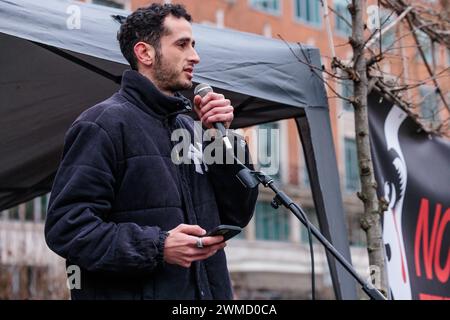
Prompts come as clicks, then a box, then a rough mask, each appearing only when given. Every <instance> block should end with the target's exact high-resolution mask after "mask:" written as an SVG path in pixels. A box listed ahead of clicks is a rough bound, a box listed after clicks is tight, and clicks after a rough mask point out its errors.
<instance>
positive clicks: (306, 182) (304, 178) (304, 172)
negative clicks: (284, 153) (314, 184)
mask: <svg viewBox="0 0 450 320" xmlns="http://www.w3.org/2000/svg"><path fill="white" fill-rule="evenodd" d="M299 158H300V159H302V170H301V177H300V181H302V183H303V185H304V186H305V187H306V188H309V187H310V180H309V173H308V167H307V165H306V158H305V153H304V152H303V148H300V157H299Z"/></svg>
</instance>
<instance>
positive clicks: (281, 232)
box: [255, 201, 289, 241]
mask: <svg viewBox="0 0 450 320" xmlns="http://www.w3.org/2000/svg"><path fill="white" fill-rule="evenodd" d="M255 224H256V239H257V240H275V241H289V212H287V211H286V209H284V208H281V207H280V208H278V209H277V210H275V209H274V208H272V206H271V205H270V203H268V202H259V201H258V202H257V203H256V211H255Z"/></svg>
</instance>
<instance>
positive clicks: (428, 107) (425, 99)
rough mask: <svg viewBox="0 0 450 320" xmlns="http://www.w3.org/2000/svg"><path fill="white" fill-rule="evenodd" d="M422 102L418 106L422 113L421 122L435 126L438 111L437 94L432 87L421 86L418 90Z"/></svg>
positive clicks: (437, 119)
mask: <svg viewBox="0 0 450 320" xmlns="http://www.w3.org/2000/svg"><path fill="white" fill-rule="evenodd" d="M419 91H420V96H421V98H422V100H421V101H422V102H421V104H420V110H421V112H422V117H423V120H425V121H426V122H427V123H430V124H431V125H433V126H434V125H436V124H437V123H438V122H439V120H440V119H439V109H438V99H439V97H438V94H437V93H436V90H435V89H434V88H433V87H428V86H421V87H420V88H419Z"/></svg>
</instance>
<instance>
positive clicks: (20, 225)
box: [0, 0, 450, 299]
mask: <svg viewBox="0 0 450 320" xmlns="http://www.w3.org/2000/svg"><path fill="white" fill-rule="evenodd" d="M86 2H91V3H93V4H99V5H107V6H112V7H116V8H124V9H127V10H134V9H136V8H138V7H141V6H145V5H148V4H149V3H150V2H153V1H148V0H87V1H86ZM154 2H171V1H154ZM173 2H176V3H182V4H184V5H185V6H186V7H187V9H188V11H189V12H190V13H191V14H192V16H193V19H194V22H197V23H204V24H208V25H212V26H216V27H218V28H231V29H236V30H240V31H246V32H251V33H255V34H259V35H262V36H265V37H274V38H278V35H280V36H281V37H282V38H283V39H284V40H287V41H289V42H293V43H295V42H299V43H304V44H309V45H313V46H316V47H318V48H319V49H320V51H321V54H322V62H323V64H324V65H325V66H326V67H327V68H329V66H330V59H331V50H330V45H329V41H328V39H327V33H326V25H325V22H324V19H323V14H322V5H321V1H320V0H207V1H204V0H202V1H200V0H178V1H173ZM369 2H370V3H373V4H376V1H369ZM422 2H424V3H429V2H430V3H432V4H433V5H437V4H435V2H436V1H422ZM347 4H348V1H346V0H334V1H333V0H328V5H329V6H331V7H333V9H334V10H335V11H336V12H338V13H339V14H340V15H342V16H343V17H345V18H349V16H350V14H349V13H348V11H347V9H346V6H347ZM330 20H331V28H332V32H333V40H334V44H335V50H336V55H337V56H338V57H340V58H341V59H351V57H352V50H351V47H350V45H349V44H348V36H349V35H350V33H351V28H350V27H349V26H348V25H347V24H346V23H345V21H344V20H343V19H341V18H339V17H338V16H336V15H335V14H333V13H332V12H330ZM381 20H382V22H383V25H385V24H388V23H389V22H390V21H393V20H395V15H392V14H391V13H390V12H388V11H386V10H384V11H381ZM406 32H407V31H406V30H404V29H402V27H401V26H400V25H397V26H396V27H394V28H393V29H391V30H390V31H389V32H388V33H386V34H385V35H384V37H383V38H382V41H381V46H382V47H383V48H389V51H388V52H387V59H385V61H384V62H383V63H382V68H383V71H384V72H386V73H389V74H390V75H391V76H392V77H394V79H396V80H398V81H400V82H402V81H403V79H408V80H411V79H413V80H421V79H425V78H427V77H428V76H427V71H426V69H425V66H424V64H423V63H422V62H421V60H420V57H419V56H418V54H417V49H416V48H415V47H414V46H413V45H412V44H413V42H412V41H413V40H412V37H411V36H409V37H408V36H406V37H403V36H402V35H403V34H405V33H406ZM420 39H421V42H422V43H423V48H424V50H425V52H426V55H427V58H429V59H430V63H431V62H432V61H434V64H435V65H436V68H437V69H436V70H437V71H438V72H439V71H441V70H443V69H444V68H446V67H448V66H449V64H450V52H448V51H446V50H445V48H443V47H442V48H441V47H435V48H434V51H435V55H434V58H433V57H432V51H433V50H432V48H431V45H430V43H431V42H430V41H429V39H428V38H427V37H426V36H424V35H423V34H420ZM197 41H201V39H197ZM379 45H380V42H378V43H376V44H374V48H373V49H374V50H377V46H379ZM445 80H446V78H443V80H442V79H439V80H438V81H439V83H440V85H441V86H442V87H441V88H442V89H443V91H444V92H448V89H449V87H448V86H449V85H448V84H447V83H446V82H445ZM447 82H448V81H447ZM329 84H330V85H331V86H332V88H333V89H334V90H336V91H337V92H339V93H340V94H342V95H343V96H351V94H352V84H351V82H350V81H341V82H340V83H337V82H336V81H330V82H329ZM431 84H432V83H430V86H427V85H423V86H420V87H419V88H418V89H417V90H415V91H413V92H411V95H412V97H413V100H414V101H416V102H417V104H416V105H417V113H418V114H420V115H422V116H423V117H424V118H426V119H427V121H428V122H429V123H430V124H433V123H437V121H438V120H439V119H440V118H441V119H442V118H443V117H444V116H448V113H446V111H445V110H443V108H442V102H441V101H440V100H439V99H438V97H437V95H436V94H435V92H434V87H433V86H431ZM328 95H329V97H330V99H329V106H330V119H331V124H332V132H333V137H334V144H335V148H336V150H335V152H336V157H337V161H338V169H339V175H340V179H341V191H342V196H343V203H344V210H345V213H346V219H347V225H348V233H349V240H350V245H351V254H352V259H353V264H354V265H355V267H356V268H357V270H358V271H359V272H360V273H361V274H362V275H364V276H368V273H369V272H368V258H367V252H366V248H365V234H364V232H363V231H362V230H361V228H360V226H359V218H358V217H359V215H360V213H361V212H362V210H363V207H362V203H361V202H360V200H359V199H358V198H357V197H356V192H357V191H358V190H359V174H358V167H357V157H356V143H355V136H354V134H355V133H354V122H353V121H354V120H353V108H352V106H351V105H349V104H348V103H346V102H344V101H342V100H341V99H337V98H335V97H334V94H333V92H332V91H331V90H329V91H328ZM254 129H255V128H253V130H247V131H245V130H243V131H242V133H243V134H245V135H247V136H248V137H249V140H250V143H251V147H252V152H253V154H254V158H256V159H258V160H259V163H260V165H261V166H262V167H266V168H267V167H273V166H275V167H278V165H277V164H278V163H279V170H277V171H276V172H274V174H273V176H274V177H275V178H276V179H277V181H278V183H279V184H280V185H281V186H282V188H283V189H284V190H285V191H286V192H287V193H288V194H289V195H290V196H291V197H292V198H293V199H294V200H295V201H296V202H297V203H299V204H301V206H302V207H303V208H304V209H306V211H307V212H308V215H309V217H310V220H311V221H313V222H314V223H315V224H316V225H317V218H316V216H315V211H314V203H313V199H312V195H311V191H310V188H309V179H308V173H307V170H306V166H305V163H304V160H303V155H302V150H301V144H300V143H299V140H298V133H297V128H296V125H295V122H294V121H292V120H285V121H279V122H276V123H269V124H263V125H260V126H259V127H258V128H256V129H258V130H259V131H255V130H254ZM272 129H278V133H279V134H278V136H277V135H273V134H269V133H271V132H272V133H273V131H271V130H272ZM255 132H258V134H255ZM263 150H267V151H266V152H263V154H264V153H266V154H267V155H269V157H268V158H265V157H264V156H260V155H261V154H258V152H261V151H263ZM265 160H269V161H270V162H269V163H268V162H267V161H265ZM47 198H48V196H46V197H42V198H38V199H35V200H33V201H30V202H28V203H26V204H23V205H21V206H19V207H17V208H13V209H10V210H8V211H4V212H3V213H2V219H3V220H1V221H2V222H0V239H1V242H0V252H1V256H0V257H1V260H0V266H1V268H4V269H5V268H6V269H7V268H9V269H8V270H9V271H10V273H11V272H12V276H11V277H9V278H7V279H6V280H2V278H1V277H0V294H1V292H2V290H3V289H2V286H3V287H4V288H9V289H8V290H9V291H8V292H10V293H11V294H12V295H13V296H14V295H15V296H16V297H18V296H21V297H23V296H24V295H26V296H27V297H37V298H41V297H43V296H42V295H41V296H39V295H37V294H36V289H30V288H32V287H33V286H35V285H34V284H33V282H32V281H31V280H23V279H28V278H27V277H26V276H22V273H23V271H20V270H22V269H20V268H17V267H14V266H18V265H25V266H27V265H29V264H32V265H36V266H39V265H40V262H38V261H37V260H36V261H35V260H33V258H31V256H32V254H31V255H30V258H29V259H24V257H25V256H21V255H20V254H15V256H16V258H15V259H12V260H11V259H9V258H8V257H9V256H8V255H9V252H20V251H18V250H19V249H20V250H25V251H27V250H29V249H28V248H33V250H32V251H33V252H34V254H36V252H39V254H38V256H39V257H40V258H41V260H40V261H43V262H42V263H43V265H44V266H45V267H42V268H44V269H42V268H41V270H43V271H42V273H45V274H49V275H53V274H55V277H57V276H56V274H58V272H57V271H52V270H59V272H61V271H62V273H64V266H63V265H62V260H61V259H60V258H58V257H57V256H56V255H54V254H53V253H51V252H49V250H48V248H46V246H45V242H44V239H43V227H42V221H43V219H44V216H45V208H46V203H47V202H46V201H47ZM271 199H272V194H271V193H269V192H267V191H266V190H264V189H261V195H260V198H259V201H258V204H257V208H256V211H255V215H254V218H253V219H252V221H251V222H250V224H249V225H248V226H247V228H246V229H245V232H244V233H243V234H242V235H240V236H239V237H238V238H237V239H233V240H231V241H230V243H229V245H228V247H227V249H226V250H227V255H228V264H229V269H230V271H231V274H232V279H233V284H234V287H235V289H236V295H237V297H238V298H248V299H277V298H281V299H289V298H293V299H307V298H309V297H310V296H311V280H310V272H311V266H310V257H309V247H308V237H307V233H306V229H305V228H304V227H303V226H301V224H300V222H299V221H297V220H296V218H295V216H293V215H292V214H290V213H289V212H287V211H285V210H283V209H278V210H277V211H275V210H274V209H273V208H272V207H271V206H270V201H271ZM14 230H18V231H14ZM19 230H20V231H19ZM14 232H19V233H18V234H19V235H18V236H14V235H12V234H13V233H14ZM20 232H23V233H25V234H26V235H27V236H26V237H23V235H22V236H20ZM30 234H31V236H30ZM24 239H30V240H24ZM27 241H28V242H27ZM8 243H9V245H8ZM20 246H22V247H20ZM314 248H315V249H314V250H315V259H316V264H315V267H316V285H317V287H316V290H317V297H318V298H323V299H329V298H333V296H334V295H333V291H332V287H331V278H330V275H329V272H328V265H327V261H326V257H325V254H324V250H323V249H322V248H321V245H320V244H319V243H317V242H315V245H314ZM36 249H38V251H36ZM39 250H40V251H39ZM13 255H14V254H13ZM31 261H35V262H31ZM49 261H50V262H51V263H48V262H49ZM46 262H47V264H45V263H46ZM61 266H62V267H61ZM6 269H5V270H6ZM18 270H19V271H18ZM36 270H39V268H38V269H36ZM30 272H31V273H32V272H34V271H30ZM0 274H4V273H3V272H2V273H0ZM47 277H50V276H47ZM11 279H12V280H11ZM21 279H22V280H21ZM31 279H33V277H31ZM62 279H63V280H58V281H59V283H60V284H62V286H64V285H65V282H64V281H65V280H64V274H63V277H62ZM2 281H3V283H4V284H3V285H2ZM33 281H34V280H33ZM18 283H19V284H18ZM23 283H24V284H23ZM27 285H28V289H22V291H21V289H20V288H21V287H20V286H22V288H25V287H26V286H27ZM11 288H12V289H11ZM58 288H60V289H58V290H59V291H58V290H56V289H55V290H53V292H58V294H62V293H61V292H65V291H64V290H66V289H64V288H62V289H61V286H60V287H58ZM5 290H6V289H5ZM27 290H28V291H27ZM33 290H34V291H33ZM25 291H26V292H27V293H25ZM47 291H48V290H47ZM54 296H55V295H54V294H52V293H51V292H50V291H48V294H47V297H54ZM66 296H67V294H66V293H63V294H62V297H66ZM362 296H363V295H362Z"/></svg>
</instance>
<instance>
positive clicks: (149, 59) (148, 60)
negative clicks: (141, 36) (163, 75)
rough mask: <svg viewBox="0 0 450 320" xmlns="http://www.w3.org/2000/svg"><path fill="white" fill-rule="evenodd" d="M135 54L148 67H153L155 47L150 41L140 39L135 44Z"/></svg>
mask: <svg viewBox="0 0 450 320" xmlns="http://www.w3.org/2000/svg"><path fill="white" fill-rule="evenodd" d="M133 50H134V55H135V56H136V59H137V61H138V62H140V63H142V64H143V65H145V66H147V67H151V66H152V65H153V62H154V61H155V53H156V52H155V48H153V46H151V45H149V44H148V43H145V42H142V41H139V42H138V43H136V44H135V45H134V48H133Z"/></svg>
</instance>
